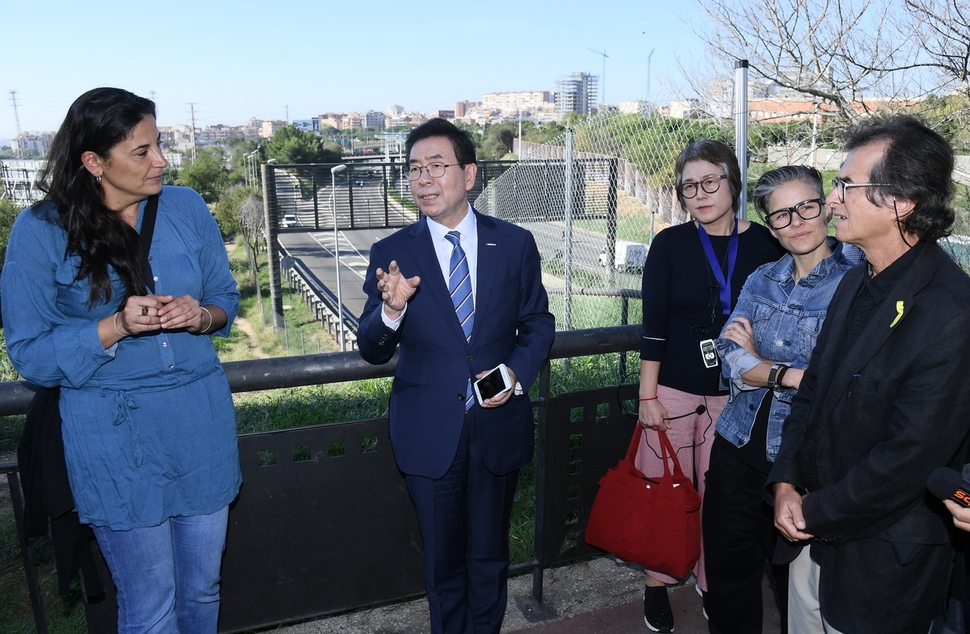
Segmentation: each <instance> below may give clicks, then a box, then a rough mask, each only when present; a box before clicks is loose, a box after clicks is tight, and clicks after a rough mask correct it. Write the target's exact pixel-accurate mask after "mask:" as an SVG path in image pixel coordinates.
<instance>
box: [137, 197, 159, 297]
mask: <svg viewBox="0 0 970 634" xmlns="http://www.w3.org/2000/svg"><path fill="white" fill-rule="evenodd" d="M157 215H158V194H155V195H154V196H149V197H148V204H146V205H145V216H144V217H143V218H142V220H141V234H139V237H140V238H141V270H142V276H143V277H144V278H145V286H147V287H148V289H149V290H150V291H151V292H152V293H154V292H155V275H154V273H152V265H151V262H149V261H148V254H149V252H150V251H151V249H152V234H154V233H155V216H157Z"/></svg>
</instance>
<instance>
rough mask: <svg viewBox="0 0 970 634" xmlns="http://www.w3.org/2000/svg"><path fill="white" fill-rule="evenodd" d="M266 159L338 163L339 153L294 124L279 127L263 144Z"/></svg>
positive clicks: (285, 161)
mask: <svg viewBox="0 0 970 634" xmlns="http://www.w3.org/2000/svg"><path fill="white" fill-rule="evenodd" d="M263 150H264V152H265V154H266V158H267V159H274V158H275V159H276V160H277V161H278V162H280V163H284V164H293V163H339V162H340V154H339V153H336V152H334V151H332V150H328V149H324V147H323V141H322V140H321V138H320V137H318V136H317V135H316V134H313V133H312V132H304V131H303V130H299V129H297V127H296V126H293V125H288V126H284V127H282V128H280V129H279V130H277V131H276V133H275V134H274V135H273V138H272V139H270V140H269V141H267V142H266V143H265V144H264V145H263Z"/></svg>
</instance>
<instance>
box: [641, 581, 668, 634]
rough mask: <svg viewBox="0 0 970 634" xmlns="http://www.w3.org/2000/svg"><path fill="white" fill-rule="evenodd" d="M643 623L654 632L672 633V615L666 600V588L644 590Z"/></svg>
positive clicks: (649, 587)
mask: <svg viewBox="0 0 970 634" xmlns="http://www.w3.org/2000/svg"><path fill="white" fill-rule="evenodd" d="M643 622H644V623H646V625H647V627H648V628H650V629H651V630H652V631H654V632H673V631H674V613H673V611H672V610H671V609H670V599H668V598H667V586H656V587H651V586H647V587H646V588H644V590H643Z"/></svg>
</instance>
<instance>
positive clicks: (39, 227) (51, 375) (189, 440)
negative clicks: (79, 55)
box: [2, 88, 241, 632]
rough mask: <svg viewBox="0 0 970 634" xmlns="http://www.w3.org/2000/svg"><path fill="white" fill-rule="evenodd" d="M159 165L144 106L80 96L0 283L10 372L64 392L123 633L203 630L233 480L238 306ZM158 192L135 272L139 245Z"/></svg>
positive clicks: (200, 216) (72, 457)
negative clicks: (231, 361)
mask: <svg viewBox="0 0 970 634" xmlns="http://www.w3.org/2000/svg"><path fill="white" fill-rule="evenodd" d="M167 164H168V163H167V161H166V160H165V158H164V157H163V156H162V150H161V148H160V145H159V133H158V128H157V126H156V124H155V104H154V103H152V102H151V101H149V100H148V99H144V98H142V97H137V96H136V95H133V94H132V93H130V92H127V91H124V90H120V89H116V88H97V89H95V90H91V91H89V92H87V93H85V94H83V95H81V96H80V97H79V98H78V99H77V100H76V101H75V102H74V103H73V104H72V105H71V108H70V110H69V111H68V114H67V117H66V118H65V120H64V123H63V124H62V125H61V127H60V129H59V130H58V132H57V135H56V136H55V138H54V142H53V144H52V145H51V149H50V153H49V155H48V161H47V166H46V168H45V169H44V171H43V173H42V175H41V188H42V190H43V191H44V192H45V193H46V196H45V198H44V199H43V200H42V201H41V202H40V203H38V204H36V205H34V206H32V207H30V208H29V209H27V210H25V211H24V212H23V213H22V214H20V216H19V217H18V218H17V222H16V223H15V225H14V228H13V232H12V233H11V236H10V241H9V245H8V248H7V257H6V262H5V265H4V267H3V274H2V291H3V297H4V300H5V301H4V302H3V321H4V325H5V327H6V336H7V346H8V351H9V354H10V358H11V361H12V362H13V364H14V367H16V369H17V371H18V372H20V374H21V375H22V376H23V377H24V378H26V379H28V380H30V381H33V382H35V383H37V384H40V385H43V386H60V388H61V389H60V394H61V396H60V410H61V415H62V418H63V427H62V435H63V438H64V451H65V457H66V459H67V466H68V477H69V479H70V484H71V490H72V492H73V494H74V499H75V502H76V505H77V511H78V514H79V516H80V520H81V521H82V522H84V523H87V524H90V525H91V527H92V528H93V529H94V532H95V535H96V537H97V539H98V544H99V546H100V548H101V551H102V552H103V554H104V556H105V559H106V560H107V562H108V567H109V569H110V571H111V575H112V578H113V580H114V582H115V585H116V586H117V588H118V608H119V615H118V631H119V632H176V631H178V632H215V631H216V622H217V619H218V612H219V581H220V575H219V572H220V562H221V557H222V552H223V549H224V545H225V540H226V528H227V518H228V505H229V503H230V502H231V501H232V500H233V499H234V498H235V497H236V494H237V492H238V490H239V485H240V481H241V475H240V469H239V453H238V445H237V440H236V428H235V414H234V409H233V403H232V395H231V393H230V391H229V385H228V382H227V380H226V377H225V375H224V374H223V371H222V367H221V366H220V364H219V360H218V358H217V356H216V353H215V349H214V347H213V344H212V340H211V336H212V335H222V336H226V335H228V333H229V329H230V326H231V323H232V320H233V318H234V317H235V315H236V312H237V311H238V308H239V294H238V292H237V290H236V283H235V280H234V279H233V277H232V275H231V274H230V272H229V266H228V261H227V258H226V250H225V247H224V245H223V241H222V238H221V236H220V233H219V229H218V227H217V226H216V224H215V222H214V220H213V218H212V215H211V214H210V213H209V210H208V209H207V208H206V205H205V203H204V202H203V201H202V199H201V198H200V197H199V195H198V194H196V193H195V192H194V191H192V190H190V189H184V188H180V187H162V170H163V169H164V168H165V167H166V165H167ZM156 195H157V196H158V198H157V217H156V222H155V229H154V234H153V236H154V237H153V239H152V242H151V247H150V250H149V263H148V264H149V265H150V271H149V270H148V269H147V268H146V267H145V266H144V264H143V262H142V259H141V246H140V243H139V232H140V231H141V228H142V220H143V217H144V215H145V209H146V205H147V202H148V199H149V197H151V196H156ZM149 275H150V279H149V278H148V276H149ZM152 284H153V285H154V291H150V290H149V288H151V285H152Z"/></svg>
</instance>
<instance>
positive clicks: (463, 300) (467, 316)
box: [445, 231, 475, 341]
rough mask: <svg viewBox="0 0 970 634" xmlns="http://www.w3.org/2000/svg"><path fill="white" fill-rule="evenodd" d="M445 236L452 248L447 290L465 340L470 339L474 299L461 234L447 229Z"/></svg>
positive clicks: (473, 316) (473, 321) (473, 317)
mask: <svg viewBox="0 0 970 634" xmlns="http://www.w3.org/2000/svg"><path fill="white" fill-rule="evenodd" d="M445 238H446V239H447V240H448V242H450V243H451V244H452V245H453V246H454V248H453V249H452V250H451V263H450V264H449V266H448V292H449V293H451V303H452V304H454V305H455V314H456V315H458V322H459V323H460V324H461V329H462V331H463V332H464V333H465V341H471V338H472V326H474V325H475V301H474V300H473V299H472V278H471V275H470V274H469V273H468V260H467V259H466V258H465V251H464V249H462V248H461V242H460V239H461V234H460V233H458V232H457V231H449V232H448V235H446V236H445Z"/></svg>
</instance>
